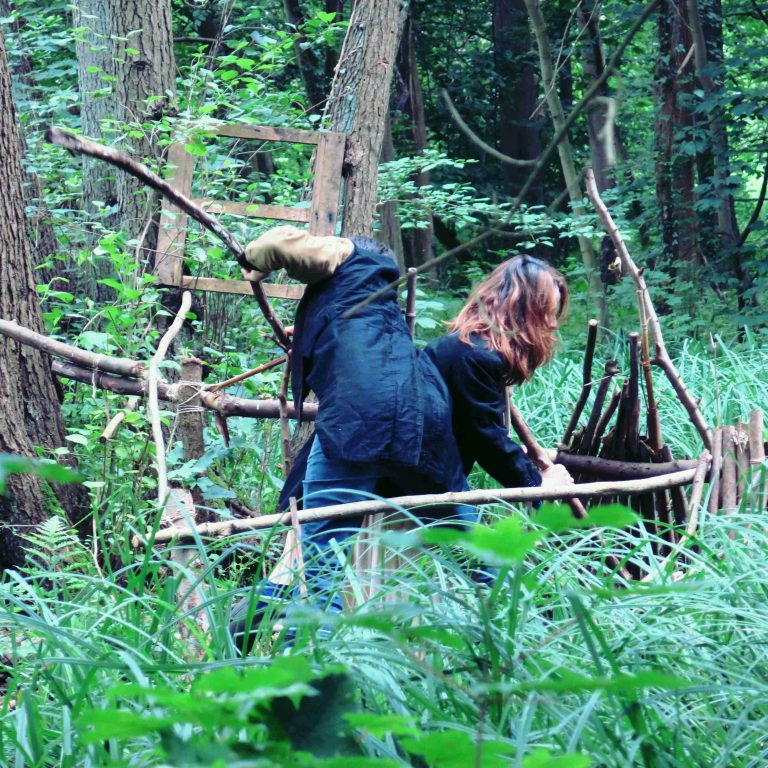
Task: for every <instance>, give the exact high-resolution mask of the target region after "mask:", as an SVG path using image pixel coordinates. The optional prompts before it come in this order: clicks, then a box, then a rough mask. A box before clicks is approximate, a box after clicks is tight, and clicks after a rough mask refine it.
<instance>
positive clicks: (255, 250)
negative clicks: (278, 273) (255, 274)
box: [245, 226, 355, 283]
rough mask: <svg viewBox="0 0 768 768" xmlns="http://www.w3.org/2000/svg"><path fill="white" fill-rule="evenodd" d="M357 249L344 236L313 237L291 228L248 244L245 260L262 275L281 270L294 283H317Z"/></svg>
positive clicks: (301, 230)
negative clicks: (296, 281) (298, 281)
mask: <svg viewBox="0 0 768 768" xmlns="http://www.w3.org/2000/svg"><path fill="white" fill-rule="evenodd" d="M354 250H355V246H354V244H353V243H352V241H351V240H347V239H346V238H345V237H334V236H333V235H326V236H318V235H310V234H309V232H306V231H304V230H303V229H297V228H296V227H292V226H284V227H275V229H270V230H269V232H265V233H264V234H263V235H262V236H261V237H259V238H258V239H256V240H254V241H253V242H251V243H249V244H248V245H247V246H246V249H245V258H246V259H247V260H248V263H249V264H252V265H253V267H254V269H258V270H259V272H274V271H275V270H276V269H280V268H281V267H282V268H283V269H285V271H286V272H287V273H288V274H289V275H290V276H291V277H292V278H294V279H295V280H300V281H301V282H302V283H317V282H319V281H320V280H322V279H323V278H326V277H330V276H331V275H332V274H333V273H334V272H335V271H336V269H337V267H338V266H339V264H341V263H342V262H343V261H344V259H346V258H347V257H348V256H350V255H351V254H352V252H353V251H354Z"/></svg>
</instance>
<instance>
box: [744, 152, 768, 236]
mask: <svg viewBox="0 0 768 768" xmlns="http://www.w3.org/2000/svg"><path fill="white" fill-rule="evenodd" d="M766 192H768V155H766V158H765V170H764V171H763V183H762V185H761V186H760V194H759V195H758V196H757V204H756V205H755V210H754V211H752V216H750V218H749V221H748V222H747V226H746V227H744V231H743V232H742V233H741V236H740V237H739V248H741V246H742V245H744V243H745V242H746V240H747V238H748V237H749V234H750V232H751V231H752V228H753V227H754V226H755V224H756V223H757V221H758V219H759V218H760V212H761V211H762V210H763V203H765V195H766Z"/></svg>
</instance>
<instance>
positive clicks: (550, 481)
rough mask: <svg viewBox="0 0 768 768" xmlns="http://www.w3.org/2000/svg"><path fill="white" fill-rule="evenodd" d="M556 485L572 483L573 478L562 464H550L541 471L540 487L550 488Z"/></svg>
mask: <svg viewBox="0 0 768 768" xmlns="http://www.w3.org/2000/svg"><path fill="white" fill-rule="evenodd" d="M556 485H573V478H572V477H571V476H570V474H569V473H568V470H567V469H566V468H565V467H564V466H563V465H562V464H552V465H551V466H549V467H547V468H546V469H545V470H543V471H542V473H541V487H542V488H545V487H546V488H552V487H553V486H556Z"/></svg>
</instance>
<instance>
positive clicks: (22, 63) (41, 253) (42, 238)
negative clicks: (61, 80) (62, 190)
mask: <svg viewBox="0 0 768 768" xmlns="http://www.w3.org/2000/svg"><path fill="white" fill-rule="evenodd" d="M15 10H16V9H15V7H14V5H13V4H12V3H10V2H8V0H0V16H6V17H7V16H10V15H11V14H12V13H13V12H14V11H15ZM26 23H27V22H26V19H25V18H24V17H23V16H17V17H16V19H15V21H14V22H13V23H12V24H11V29H12V30H13V31H14V33H16V32H19V31H20V30H21V28H22V27H23V26H24V25H25V24H26ZM15 57H16V61H17V64H16V66H14V67H13V69H12V77H13V79H14V81H15V84H16V86H17V87H18V91H17V100H18V97H19V94H21V96H22V99H23V100H25V101H39V100H40V98H41V95H42V94H41V93H40V92H39V91H36V90H35V80H34V78H33V77H32V71H33V66H32V58H31V56H29V55H28V52H27V51H21V52H19V51H18V50H17V51H16V52H15ZM19 138H20V140H21V154H22V157H24V155H26V152H27V143H26V137H25V136H24V134H23V133H20V134H19ZM23 172H24V197H25V199H26V202H27V206H28V207H29V208H30V209H36V210H37V213H36V214H34V215H33V216H32V220H31V221H30V227H29V235H30V237H31V239H32V248H33V250H34V253H35V259H34V263H35V265H36V267H37V269H38V272H37V274H38V279H39V281H40V282H48V281H50V280H51V279H52V278H53V277H62V275H61V274H58V273H55V272H54V270H53V269H52V268H49V267H47V266H42V265H43V264H44V263H45V261H46V259H47V258H48V257H49V256H51V255H52V254H54V253H56V251H57V249H58V242H57V241H56V234H55V233H54V231H53V227H52V226H51V223H50V216H46V215H45V214H44V213H43V211H41V210H39V200H40V180H39V179H38V178H37V176H36V175H35V174H34V173H30V172H29V171H28V170H27V167H26V166H25V167H24V171H23ZM60 285H61V284H60Z"/></svg>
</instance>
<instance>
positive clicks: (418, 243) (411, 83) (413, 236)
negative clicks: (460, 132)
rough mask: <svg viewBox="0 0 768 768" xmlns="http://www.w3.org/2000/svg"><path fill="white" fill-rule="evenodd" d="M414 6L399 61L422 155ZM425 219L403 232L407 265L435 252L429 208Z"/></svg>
mask: <svg viewBox="0 0 768 768" xmlns="http://www.w3.org/2000/svg"><path fill="white" fill-rule="evenodd" d="M413 8H414V3H410V4H409V5H408V16H407V18H406V20H405V26H404V27H403V33H402V36H401V38H400V48H399V50H398V54H397V60H398V72H399V74H400V77H399V81H400V82H401V83H402V88H403V93H402V94H401V98H400V102H401V104H402V105H403V108H404V110H405V112H406V113H407V114H408V117H409V121H410V127H411V136H412V137H413V148H414V149H415V150H416V153H417V154H420V153H421V152H423V151H424V150H425V149H426V148H427V121H426V115H425V112H424V95H423V93H422V90H421V79H420V78H419V71H418V66H417V63H416V48H415V46H414V44H413ZM414 181H415V183H416V186H417V187H423V186H426V185H427V184H429V173H419V174H418V175H417V176H416V179H415V180H414ZM426 218H427V222H426V224H427V226H426V227H423V228H418V229H409V230H408V231H407V232H405V233H403V247H404V249H405V266H406V267H419V266H421V265H422V264H424V262H426V261H429V259H431V258H432V257H433V255H434V253H433V251H434V244H435V236H434V225H433V222H432V213H431V212H429V211H427V213H426Z"/></svg>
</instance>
